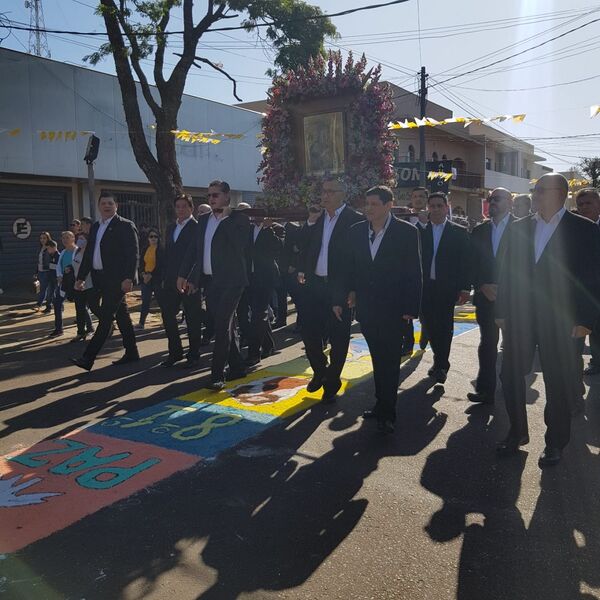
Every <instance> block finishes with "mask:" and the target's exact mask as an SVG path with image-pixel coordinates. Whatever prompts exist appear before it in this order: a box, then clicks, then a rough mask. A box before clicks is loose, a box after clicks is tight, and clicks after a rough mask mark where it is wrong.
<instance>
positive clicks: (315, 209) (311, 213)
mask: <svg viewBox="0 0 600 600" xmlns="http://www.w3.org/2000/svg"><path fill="white" fill-rule="evenodd" d="M322 212H323V209H322V208H321V207H320V206H316V205H313V206H311V207H310V208H309V209H308V222H309V223H310V224H311V225H314V224H315V223H316V222H317V221H318V220H319V217H320V216H321V213H322Z"/></svg>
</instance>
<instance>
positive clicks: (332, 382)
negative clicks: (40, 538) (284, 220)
mask: <svg viewBox="0 0 600 600" xmlns="http://www.w3.org/2000/svg"><path fill="white" fill-rule="evenodd" d="M344 196H345V189H344V185H343V183H342V182H341V181H339V180H338V179H336V178H333V177H326V178H325V179H324V181H323V188H322V192H321V206H322V208H323V209H324V210H323V211H322V212H321V214H320V216H319V217H318V218H317V219H316V220H315V221H314V222H311V221H312V219H314V216H316V215H314V213H310V214H311V215H314V216H313V217H311V216H309V221H308V222H307V224H306V225H305V235H306V241H305V242H304V243H303V246H304V247H303V249H302V252H301V254H300V261H299V263H300V266H299V269H298V281H299V283H300V284H301V285H304V286H305V287H304V289H303V290H302V295H303V299H302V339H303V341H304V346H305V348H306V356H307V358H308V360H309V362H310V366H311V367H312V370H313V378H312V379H311V380H310V382H309V384H308V385H307V387H306V389H307V390H308V391H309V392H316V391H317V390H319V389H320V388H321V387H323V388H324V390H323V400H325V401H326V402H331V401H333V400H335V397H336V394H337V392H338V391H339V389H340V387H341V385H342V382H341V380H340V374H341V372H342V369H343V367H344V363H345V362H346V355H347V354H348V345H349V344H350V325H351V313H350V309H349V307H348V306H344V307H343V310H342V313H341V314H340V315H338V316H337V317H336V316H334V314H333V312H332V311H331V306H332V305H333V294H334V291H335V290H336V288H337V287H339V280H340V278H343V277H344V273H345V269H346V264H347V260H348V249H349V248H348V232H349V230H350V227H351V226H352V225H354V223H357V222H358V221H361V220H362V217H361V215H359V214H358V213H357V212H356V211H354V210H353V209H352V208H350V207H349V206H347V205H346V204H345V203H344ZM324 337H327V338H328V339H329V343H330V344H331V351H330V354H329V365H328V364H327V357H326V356H325V354H324V352H323V338H324Z"/></svg>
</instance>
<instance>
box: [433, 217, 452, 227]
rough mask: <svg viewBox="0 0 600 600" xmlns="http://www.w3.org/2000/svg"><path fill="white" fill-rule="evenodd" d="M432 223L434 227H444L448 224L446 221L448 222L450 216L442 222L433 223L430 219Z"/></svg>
mask: <svg viewBox="0 0 600 600" xmlns="http://www.w3.org/2000/svg"><path fill="white" fill-rule="evenodd" d="M429 222H430V223H431V226H432V227H444V226H445V225H446V223H447V222H448V217H446V218H445V219H444V220H443V221H442V222H441V223H437V224H436V223H433V222H432V221H429Z"/></svg>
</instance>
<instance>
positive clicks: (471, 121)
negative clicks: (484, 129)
mask: <svg viewBox="0 0 600 600" xmlns="http://www.w3.org/2000/svg"><path fill="white" fill-rule="evenodd" d="M592 108H597V109H598V113H600V106H598V107H592ZM598 113H596V114H598ZM592 116H594V115H592ZM525 117H526V115H524V114H521V115H501V116H497V117H486V118H483V119H479V118H475V117H451V118H449V119H443V120H442V121H438V120H437V119H433V118H431V117H423V118H422V119H420V118H418V117H415V118H414V120H413V121H408V120H407V119H405V120H404V121H394V122H392V123H389V124H388V129H390V130H392V131H393V130H397V129H413V128H414V127H439V126H440V125H451V124H453V123H463V124H464V126H465V127H468V126H469V125H481V124H482V123H491V122H493V121H499V122H500V123H502V122H503V121H506V120H507V119H511V120H512V122H513V123H522V122H523V121H524V120H525Z"/></svg>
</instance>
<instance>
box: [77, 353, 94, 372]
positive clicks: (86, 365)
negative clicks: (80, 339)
mask: <svg viewBox="0 0 600 600" xmlns="http://www.w3.org/2000/svg"><path fill="white" fill-rule="evenodd" d="M71 362H72V363H73V364H74V365H75V366H76V367H79V368H80V369H83V370H84V371H90V370H91V368H92V367H93V366H94V361H93V360H90V359H89V358H84V357H83V356H82V357H80V358H71Z"/></svg>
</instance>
